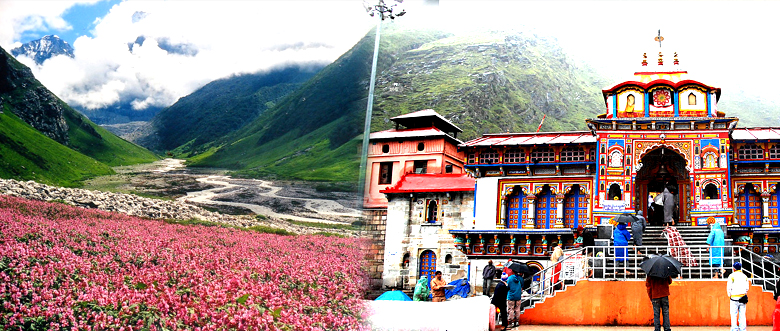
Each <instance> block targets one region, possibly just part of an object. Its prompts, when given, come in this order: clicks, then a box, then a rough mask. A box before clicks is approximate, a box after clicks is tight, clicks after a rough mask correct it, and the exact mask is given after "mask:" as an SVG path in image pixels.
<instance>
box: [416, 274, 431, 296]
mask: <svg viewBox="0 0 780 331" xmlns="http://www.w3.org/2000/svg"><path fill="white" fill-rule="evenodd" d="M430 294H431V291H430V289H428V276H422V277H420V279H419V280H418V281H417V285H416V286H415V287H414V298H412V300H414V301H428V295H430Z"/></svg>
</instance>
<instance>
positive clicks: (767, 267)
mask: <svg viewBox="0 0 780 331" xmlns="http://www.w3.org/2000/svg"><path fill="white" fill-rule="evenodd" d="M616 249H617V250H621V249H625V250H626V256H625V262H624V263H618V262H619V261H617V258H616V256H615V250H616ZM711 249H721V250H722V254H721V256H720V258H721V265H720V267H714V266H712V265H710V258H711V257H710V254H709V251H710V250H711ZM685 250H687V251H688V254H690V255H689V258H687V259H685V258H682V257H680V256H681V255H685V254H686V253H684V251H685ZM565 252H566V253H567V254H565V255H564V257H563V258H561V259H560V260H559V261H558V262H556V263H553V264H551V265H550V266H548V267H547V268H545V269H544V270H541V271H539V272H537V273H535V274H533V275H532V276H531V279H534V278H536V277H538V279H539V281H538V282H534V283H532V285H531V288H530V290H529V291H528V292H524V296H523V299H522V301H521V307H523V308H524V309H525V308H527V307H529V306H531V305H533V304H535V303H536V302H538V301H542V300H544V299H546V298H547V297H551V296H553V295H554V293H555V292H556V291H557V290H561V289H564V288H565V287H566V286H570V285H574V284H576V283H577V282H578V281H579V280H581V279H588V280H592V281H602V280H623V281H644V280H645V274H644V271H643V270H642V269H641V268H640V266H639V265H640V264H641V262H642V261H643V260H644V259H645V258H647V257H648V256H649V255H650V254H670V255H672V256H677V257H680V258H678V260H687V261H686V264H689V265H688V266H685V265H684V266H683V267H682V274H681V275H680V279H684V280H704V279H707V280H712V278H713V277H714V276H715V275H716V274H718V271H726V270H729V269H730V267H731V266H732V265H733V264H734V263H735V262H741V263H742V270H743V272H744V273H745V274H746V275H747V276H748V277H749V278H750V280H751V283H752V284H753V285H757V286H761V287H762V288H763V290H765V291H773V290H774V287H775V282H776V281H777V280H778V278H780V264H777V263H775V262H773V261H771V260H769V259H767V258H765V257H763V256H761V255H758V254H756V253H754V252H752V251H750V250H748V249H746V248H744V247H742V246H709V245H691V246H617V247H616V246H591V247H587V248H580V249H576V250H567V251H565ZM583 253H584V254H585V256H582V254H583ZM639 253H641V254H639ZM583 257H584V261H583V263H582V270H581V272H582V273H583V274H582V275H581V277H571V275H570V274H567V276H569V277H561V276H562V274H563V273H564V272H568V271H571V270H564V268H562V267H559V266H561V265H562V264H563V263H565V262H566V261H568V260H569V259H573V258H583ZM681 262H682V261H681ZM722 277H723V274H721V275H720V279H722ZM529 292H530V293H529Z"/></svg>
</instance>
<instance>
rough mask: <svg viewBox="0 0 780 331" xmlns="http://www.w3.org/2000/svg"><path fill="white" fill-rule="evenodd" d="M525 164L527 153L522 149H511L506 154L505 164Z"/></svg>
mask: <svg viewBox="0 0 780 331" xmlns="http://www.w3.org/2000/svg"><path fill="white" fill-rule="evenodd" d="M523 162H525V151H524V150H520V149H510V150H508V151H506V152H504V163H523Z"/></svg>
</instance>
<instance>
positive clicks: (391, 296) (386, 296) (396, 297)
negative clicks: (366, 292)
mask: <svg viewBox="0 0 780 331" xmlns="http://www.w3.org/2000/svg"><path fill="white" fill-rule="evenodd" d="M374 300H377V301H378V300H388V301H412V299H411V298H410V297H409V296H408V295H406V293H404V292H403V291H387V292H385V293H382V295H380V296H379V297H378V298H376V299H374Z"/></svg>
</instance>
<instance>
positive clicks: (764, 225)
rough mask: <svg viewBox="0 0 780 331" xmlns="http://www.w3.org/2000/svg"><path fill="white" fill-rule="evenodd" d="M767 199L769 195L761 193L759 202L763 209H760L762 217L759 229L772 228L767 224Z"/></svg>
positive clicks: (770, 224)
mask: <svg viewBox="0 0 780 331" xmlns="http://www.w3.org/2000/svg"><path fill="white" fill-rule="evenodd" d="M769 197H770V195H769V193H767V192H763V193H761V201H762V202H763V203H762V204H763V207H764V208H762V210H763V215H762V216H763V217H762V219H761V227H762V228H771V227H772V223H770V222H769ZM764 249H766V248H764Z"/></svg>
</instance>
